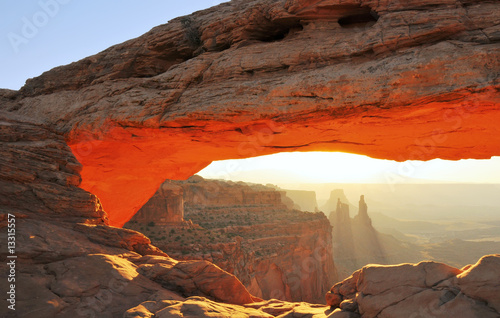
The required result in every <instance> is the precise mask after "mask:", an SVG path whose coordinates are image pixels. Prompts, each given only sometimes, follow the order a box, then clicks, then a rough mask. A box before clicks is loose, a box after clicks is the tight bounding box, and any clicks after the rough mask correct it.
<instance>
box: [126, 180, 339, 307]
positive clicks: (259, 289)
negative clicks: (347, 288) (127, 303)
mask: <svg viewBox="0 0 500 318" xmlns="http://www.w3.org/2000/svg"><path fill="white" fill-rule="evenodd" d="M172 183H174V184H176V185H178V186H180V187H182V189H183V193H184V209H185V218H186V219H187V220H189V221H190V222H192V223H194V224H197V225H200V226H201V228H194V227H183V226H182V225H181V226H177V227H175V226H172V225H170V226H164V225H163V224H162V223H160V224H156V220H157V219H158V220H159V219H161V218H162V215H161V214H157V211H161V210H163V211H164V214H167V213H168V212H167V209H168V207H167V205H166V204H165V205H163V207H161V206H155V207H152V206H150V205H145V206H144V207H142V208H141V210H139V213H138V214H139V215H140V217H139V218H136V217H135V216H134V217H133V218H132V220H131V221H130V222H128V223H127V224H126V225H125V226H126V227H129V228H132V229H136V230H140V231H143V232H144V233H146V234H147V235H148V236H149V237H151V238H152V240H153V242H154V244H155V245H157V246H159V247H160V248H162V249H164V250H168V251H169V254H170V255H171V256H173V257H175V258H178V259H186V260H187V259H200V260H208V261H210V262H213V263H214V264H216V265H218V266H219V267H221V268H222V269H224V270H226V271H228V272H229V273H232V274H234V275H235V276H236V277H238V278H239V279H240V281H241V282H242V283H243V284H244V285H245V286H246V287H247V288H248V290H249V291H250V292H251V293H252V294H253V295H255V296H257V297H260V298H263V299H270V298H276V299H281V300H287V301H308V302H316V303H320V302H323V295H324V289H325V288H329V287H330V285H332V284H333V283H334V282H335V281H336V279H337V276H336V268H335V265H334V261H333V255H332V243H331V242H332V236H331V226H330V225H329V224H328V221H327V219H326V217H325V216H324V214H322V213H305V212H301V211H298V210H293V209H289V208H288V207H287V205H286V204H285V203H283V201H282V197H283V192H282V191H277V190H275V189H274V188H271V187H265V186H261V185H248V184H245V183H243V182H238V183H235V182H225V181H217V180H204V179H203V178H201V177H199V176H194V177H192V178H190V179H188V180H187V181H185V182H173V181H167V183H166V184H172ZM161 188H162V187H160V190H159V191H158V192H157V193H156V194H155V196H153V198H155V197H156V198H158V201H161V202H165V200H166V199H167V198H165V197H162V190H161ZM160 198H161V199H160ZM285 202H287V201H285ZM151 210H152V212H151V213H150V211H151ZM144 215H150V216H151V217H150V218H148V219H143V216H144ZM156 217H158V218H156ZM153 224H154V225H153Z"/></svg>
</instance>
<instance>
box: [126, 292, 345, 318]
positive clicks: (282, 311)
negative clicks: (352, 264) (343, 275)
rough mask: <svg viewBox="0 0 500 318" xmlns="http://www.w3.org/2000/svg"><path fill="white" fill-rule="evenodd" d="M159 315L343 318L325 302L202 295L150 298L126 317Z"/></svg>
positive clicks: (169, 316) (165, 317)
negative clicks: (224, 299) (238, 301)
mask: <svg viewBox="0 0 500 318" xmlns="http://www.w3.org/2000/svg"><path fill="white" fill-rule="evenodd" d="M134 317H159V318H163V317H164V318H167V317H168V318H173V317H184V318H197V317H224V318H232V317H238V318H272V317H280V318H286V317H290V318H292V317H303V318H306V317H307V318H326V317H331V318H341V317H347V316H339V315H336V313H334V311H333V310H332V309H330V307H328V306H324V305H311V304H307V303H288V302H284V301H278V300H271V301H264V302H259V303H254V304H251V305H245V306H237V305H228V304H220V303H215V302H212V301H210V300H208V299H204V298H201V297H190V298H188V299H187V300H185V301H156V302H154V301H148V302H144V303H142V304H141V305H139V306H137V307H135V308H132V309H130V310H128V311H127V312H126V313H125V315H124V318H134Z"/></svg>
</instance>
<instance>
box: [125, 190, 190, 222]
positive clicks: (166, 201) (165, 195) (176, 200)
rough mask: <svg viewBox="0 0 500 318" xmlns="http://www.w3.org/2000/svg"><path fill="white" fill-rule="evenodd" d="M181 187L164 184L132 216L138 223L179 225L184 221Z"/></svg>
mask: <svg viewBox="0 0 500 318" xmlns="http://www.w3.org/2000/svg"><path fill="white" fill-rule="evenodd" d="M183 191H184V190H183V189H182V187H180V186H178V185H175V184H172V183H169V182H166V183H163V184H162V185H161V187H160V188H159V189H158V191H156V193H155V195H153V196H152V197H151V199H149V200H148V202H146V204H145V205H144V206H143V207H142V208H141V209H140V210H139V211H138V212H137V214H135V215H134V219H135V220H136V221H138V222H142V223H146V222H150V221H153V220H154V222H155V223H158V224H180V223H182V222H183V221H184V196H183Z"/></svg>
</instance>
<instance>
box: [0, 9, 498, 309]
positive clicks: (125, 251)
mask: <svg viewBox="0 0 500 318" xmlns="http://www.w3.org/2000/svg"><path fill="white" fill-rule="evenodd" d="M499 26H500V10H499V3H498V2H497V1H478V0H418V1H417V0H415V1H413V0H412V1H404V2H403V1H398V0H380V1H379V0H377V1H374V0H347V1H340V0H325V1H313V0H276V1H272V0H251V1H243V0H233V1H231V2H228V3H223V4H221V5H218V6H216V7H214V8H211V9H207V10H203V11H198V12H195V13H193V14H191V15H188V16H184V17H179V18H176V19H174V20H172V21H170V22H169V23H167V24H164V25H161V26H158V27H156V28H154V29H152V30H151V31H150V32H148V33H146V34H144V35H142V36H140V37H138V38H135V39H132V40H130V41H127V42H124V43H122V44H118V45H115V46H113V47H111V48H109V49H107V50H105V51H103V52H101V53H98V54H96V55H93V56H90V57H88V58H85V59H82V60H80V61H77V62H74V63H71V64H69V65H65V66H60V67H57V68H54V69H52V70H50V71H47V72H45V73H43V74H42V75H40V76H38V77H36V78H33V79H30V80H28V81H27V83H26V85H25V86H24V87H23V88H21V89H20V90H19V91H11V90H0V142H1V144H0V153H1V156H0V163H1V165H0V194H1V195H0V204H1V208H2V209H1V214H0V228H1V229H2V233H4V232H3V231H6V229H7V227H8V224H11V221H10V220H12V219H15V224H16V248H15V255H16V256H17V260H16V262H17V263H16V264H17V266H18V267H16V269H17V271H16V272H15V275H16V277H15V278H16V282H15V286H14V287H15V289H16V290H17V294H16V295H15V302H16V306H17V307H16V312H13V311H10V310H8V309H7V306H2V307H0V314H1V315H2V316H5V317H16V316H25V317H78V316H82V317H153V316H156V317H187V316H189V315H191V316H194V317H196V316H198V317H203V316H212V317H213V316H217V317H231V316H241V317H282V318H284V317H315V318H320V317H337V318H341V317H401V316H402V315H403V316H404V315H407V314H408V313H412V314H413V316H414V317H419V316H420V317H429V316H431V317H446V316H447V315H448V314H449V313H451V314H453V315H460V316H461V317H477V316H481V317H498V316H499V312H500V305H499V304H500V300H499V298H498V295H500V292H499V286H500V277H499V273H500V256H499V255H489V256H484V257H482V258H481V259H480V260H479V261H478V262H477V263H476V264H471V265H470V266H466V267H464V268H460V269H459V268H455V267H450V266H448V265H444V264H440V263H436V262H421V263H419V264H415V265H412V264H401V265H395V266H376V265H373V266H365V267H363V268H362V269H360V270H358V271H356V272H354V273H353V274H352V276H351V277H348V278H347V279H346V280H344V281H342V282H340V283H338V284H336V285H334V286H333V287H332V288H331V289H330V291H328V289H329V287H328V288H327V289H326V290H324V293H326V301H327V305H315V304H309V303H306V302H288V301H284V300H278V299H262V298H259V297H257V296H256V295H252V293H251V292H250V291H249V289H247V288H246V287H245V285H244V284H243V283H242V282H241V281H240V280H238V279H237V278H236V276H234V275H233V274H231V273H228V272H227V271H224V270H222V269H221V268H219V267H218V266H216V265H214V264H213V263H211V262H209V261H207V260H205V259H200V260H189V261H187V260H176V259H174V258H172V257H171V256H170V255H169V254H168V253H170V251H169V249H168V248H167V247H165V250H161V249H160V248H158V247H156V246H155V245H153V244H151V240H150V239H149V238H147V237H146V236H144V235H143V234H141V233H139V232H136V231H133V230H130V229H124V228H121V227H122V226H123V225H124V224H125V223H126V222H128V221H129V220H130V219H131V218H132V217H133V216H134V215H135V214H136V213H137V211H139V210H140V208H141V207H142V206H143V205H144V204H146V203H147V202H148V200H149V199H150V198H151V197H152V196H153V195H154V194H155V192H156V191H157V190H158V189H159V188H160V185H162V183H163V182H164V181H165V179H175V180H186V179H188V178H189V177H191V176H192V175H194V174H195V173H196V172H198V171H199V170H200V169H202V168H203V167H205V166H206V165H208V164H209V163H210V162H212V161H214V160H221V159H234V158H246V157H252V156H257V155H263V154H270V153H276V152H282V151H297V150H300V151H312V150H318V151H345V152H352V153H359V154H365V155H368V156H371V157H374V158H383V159H393V160H398V161H404V160H408V159H418V160H430V159H434V158H443V159H453V160H458V159H466V158H475V159H484V158H490V157H492V156H498V155H499V154H500V148H499V147H498V144H499V142H500V133H499V129H500V128H499V126H498V122H499V120H500V108H499V107H498V106H499V104H500V103H499V101H500V97H499V93H498V89H499V82H498V70H499V69H500V64H499V63H500V62H499V61H500V58H499V57H500V47H499V45H498V42H499V39H500V32H499ZM181 188H182V187H181ZM183 189H184V188H183ZM163 190H164V192H165V195H170V196H173V197H176V196H178V195H179V193H180V192H179V191H180V189H179V187H178V186H172V187H168V186H166V187H165V188H163ZM183 195H184V194H183ZM280 197H281V195H280ZM277 198H278V197H277V196H276V195H274V196H273V195H270V196H269V197H268V198H267V199H266V200H277ZM169 202H170V201H169ZM180 204H181V201H175V200H174V202H172V203H171V204H170V206H169V208H168V210H167V211H169V212H170V214H169V217H166V218H165V219H164V220H161V222H164V223H165V224H168V223H172V222H174V223H175V222H179V220H180V214H179V213H178V210H179V206H180ZM264 204H265V203H264ZM152 205H155V203H154V202H153V203H152ZM199 213H201V212H199ZM298 215H299V214H297V216H298ZM307 217H309V215H307ZM207 222H208V223H210V221H209V220H207ZM181 223H183V222H181ZM183 224H184V225H183V226H184V227H185V228H186V229H196V226H195V225H194V224H191V223H190V222H187V223H183ZM327 225H328V224H327ZM328 226H329V225H328ZM241 230H243V229H241ZM306 232H308V231H306ZM308 233H310V234H311V235H314V233H312V232H308ZM247 234H249V235H250V234H251V233H247ZM311 237H312V236H311ZM0 240H1V243H2V244H1V246H7V237H6V236H4V235H2V236H1V237H0ZM8 253H9V251H8V250H7V249H2V251H0V256H1V257H2V259H3V260H5V259H7V256H8ZM181 254H182V252H181ZM203 257H205V256H203ZM269 266H271V264H270V263H269ZM236 267H237V266H235V268H236ZM0 269H1V270H2V272H5V273H7V272H8V270H9V268H8V267H7V262H3V261H2V263H1V265H0ZM288 269H289V268H288ZM276 271H278V270H277V269H276ZM285 276H286V275H285ZM318 277H319V276H318ZM274 283H275V281H273V284H274ZM277 283H279V282H277ZM250 286H251V285H250ZM273 286H274V285H273ZM249 288H251V287H249ZM285 289H286V288H285ZM253 290H254V291H257V292H258V290H257V289H253ZM261 290H262V289H261ZM315 290H316V289H315ZM307 293H309V292H307ZM4 295H5V294H4ZM311 295H312V292H311ZM262 296H264V295H262Z"/></svg>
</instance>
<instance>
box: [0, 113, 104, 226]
mask: <svg viewBox="0 0 500 318" xmlns="http://www.w3.org/2000/svg"><path fill="white" fill-rule="evenodd" d="M0 154H1V156H0V206H1V207H2V211H1V212H2V214H7V213H12V214H16V215H19V216H20V217H29V218H34V219H38V218H53V219H54V220H60V221H70V222H83V223H88V224H107V221H108V220H107V216H106V213H105V212H104V211H103V209H102V206H101V204H100V201H99V199H98V198H97V197H96V196H95V195H93V194H90V193H88V192H86V191H84V190H82V189H80V188H78V186H79V185H80V183H81V177H80V171H81V169H82V166H81V164H80V163H79V162H78V161H77V160H76V159H75V157H74V156H73V155H72V153H71V150H70V148H69V147H68V146H67V145H66V143H65V141H64V139H63V138H62V137H61V136H60V135H58V134H56V133H55V132H54V131H52V130H50V129H47V128H46V127H43V126H42V125H40V124H39V123H38V124H37V123H35V122H34V121H33V120H30V119H27V118H23V117H20V116H16V115H14V114H12V113H7V112H2V111H0Z"/></svg>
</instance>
